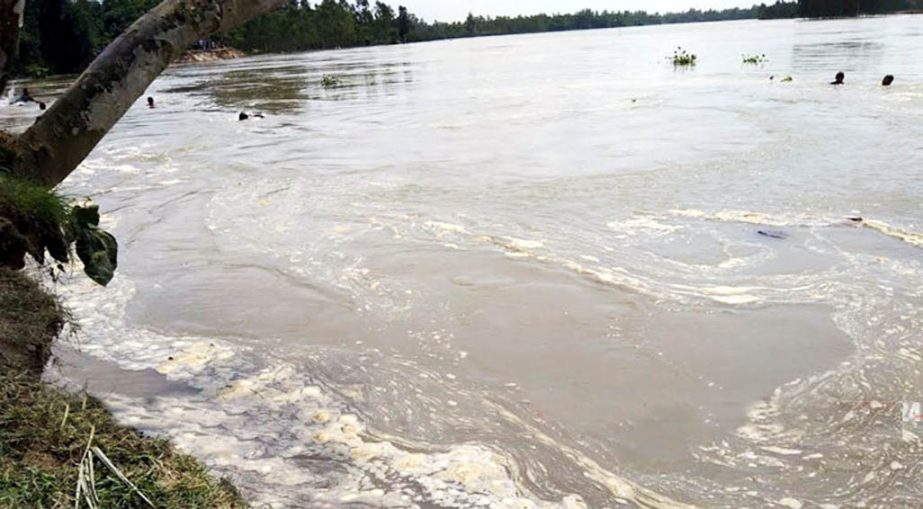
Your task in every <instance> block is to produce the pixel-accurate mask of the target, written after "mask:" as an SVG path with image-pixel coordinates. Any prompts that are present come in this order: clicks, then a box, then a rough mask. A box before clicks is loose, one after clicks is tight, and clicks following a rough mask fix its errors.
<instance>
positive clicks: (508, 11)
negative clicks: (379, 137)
mask: <svg viewBox="0 0 923 509" xmlns="http://www.w3.org/2000/svg"><path fill="white" fill-rule="evenodd" d="M762 1H765V2H766V3H767V4H769V3H771V2H770V1H768V0H762ZM370 3H371V4H373V5H374V2H370ZM386 3H389V4H392V5H393V6H394V8H395V9H397V5H398V4H400V5H404V6H406V7H407V8H408V9H410V12H412V13H414V14H416V15H417V16H418V17H420V18H423V19H425V20H427V21H433V20H439V21H458V20H462V19H464V18H465V16H467V15H468V13H469V12H472V13H474V14H476V15H478V14H480V15H490V16H501V15H504V16H515V15H518V14H538V13H540V12H545V13H549V14H551V13H559V12H560V13H565V12H566V13H570V12H576V11H579V10H580V9H586V8H589V9H594V10H599V11H601V10H604V9H608V10H610V11H624V10H629V11H636V10H643V11H648V12H674V11H685V10H688V9H689V8H690V7H695V8H696V9H709V8H714V9H724V8H727V7H749V6H751V5H753V4H754V3H757V4H758V3H760V0H390V1H387V2H386Z"/></svg>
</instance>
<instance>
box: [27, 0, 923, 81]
mask: <svg viewBox="0 0 923 509" xmlns="http://www.w3.org/2000/svg"><path fill="white" fill-rule="evenodd" d="M158 3H159V0H99V1H97V0H27V1H26V12H25V24H24V27H23V32H22V36H21V44H20V59H19V66H20V71H21V72H22V73H23V74H29V75H33V76H35V75H41V74H43V73H56V74H57V73H72V72H78V71H80V70H82V69H83V68H85V67H86V66H87V64H89V62H90V61H91V60H92V59H93V58H94V57H95V56H96V55H97V54H98V53H99V51H101V50H102V48H104V47H105V46H106V45H107V44H108V43H109V42H110V41H112V39H114V38H115V37H116V36H117V35H118V34H120V33H121V32H122V31H123V30H124V29H125V28H126V27H128V25H130V24H131V23H132V22H133V21H134V20H135V19H137V18H138V17H139V16H141V15H142V14H144V13H145V12H146V11H148V10H149V9H151V8H152V7H153V6H155V5H157V4H158ZM921 4H923V0H798V1H797V2H794V1H793V2H782V1H777V2H776V3H775V4H771V5H766V4H761V5H754V6H753V7H750V8H744V9H741V8H733V9H725V10H704V11H703V10H698V9H690V10H688V11H686V12H680V13H667V14H658V13H654V14H651V13H647V12H644V11H593V10H589V9H585V10H582V11H579V12H576V13H573V14H554V15H548V14H536V15H532V16H516V17H508V16H497V17H485V16H475V15H471V14H469V15H468V17H467V19H465V20H464V21H458V22H453V23H444V22H438V21H434V22H426V21H423V20H422V19H420V18H418V17H417V16H415V15H414V14H412V13H411V12H409V11H408V10H407V9H406V8H404V7H403V6H401V7H398V8H397V9H396V10H395V9H394V8H392V7H391V6H389V5H388V4H385V3H383V2H380V1H376V2H375V3H374V5H373V4H370V3H369V0H354V1H353V2H350V1H348V0H323V1H321V2H314V3H313V5H312V3H311V2H308V1H307V0H292V1H291V3H290V4H289V5H288V6H287V7H285V8H284V9H282V10H281V11H278V12H275V13H273V14H270V15H268V16H263V17H262V18H258V19H256V20H254V21H251V22H250V23H248V24H247V25H244V26H243V27H241V28H238V29H236V30H233V31H231V32H230V33H226V34H219V35H217V36H215V38H214V40H215V41H217V42H221V43H223V44H227V45H230V46H233V47H236V48H238V49H241V50H244V51H250V52H290V51H305V50H312V49H327V48H345V47H352V46H365V45H377V44H396V43H401V42H420V41H432V40H437V39H453V38H460V37H476V36H484V35H502V34H523V33H535V32H558V31H565V30H585V29H592V28H613V27H625V26H638V25H656V24H666V23H691V22H701V21H723V20H739V19H755V18H760V19H773V18H793V17H799V16H801V17H838V16H855V15H858V14H880V13H886V12H895V11H900V10H907V9H914V8H923V5H921Z"/></svg>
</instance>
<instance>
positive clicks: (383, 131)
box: [7, 16, 923, 509]
mask: <svg viewBox="0 0 923 509" xmlns="http://www.w3.org/2000/svg"><path fill="white" fill-rule="evenodd" d="M680 45H681V46H683V47H684V48H685V49H687V50H689V51H691V52H694V53H696V54H697V55H698V57H699V64H698V65H697V66H696V67H695V68H694V69H686V70H684V69H674V67H673V66H672V64H671V63H670V62H668V61H667V59H666V57H667V56H669V55H671V54H672V52H673V49H674V48H676V47H677V46H680ZM921 50H923V18H920V17H913V16H903V17H885V18H869V19H861V20H840V21H823V22H804V21H777V22H755V21H747V22H733V23H716V24H693V25H677V26H662V27H644V28H630V29H618V30H600V31H585V32H571V33H561V34H542V35H527V36H515V37H495V38H481V39H472V40H459V41H449V42H436V43H430V44H416V45H407V46H394V47H377V48H363V49H352V50H343V51H332V52H317V53H308V54H298V55H285V56H267V57H254V58H248V59H243V60H239V61H232V62H224V63H218V64H214V65H198V66H187V67H174V68H171V69H170V70H169V71H168V72H167V73H165V74H164V75H163V76H162V77H161V78H160V79H158V80H157V82H156V83H154V85H153V86H152V87H151V90H150V91H149V92H148V95H152V96H153V97H155V99H156V100H157V104H158V107H157V109H155V110H148V109H147V108H146V107H145V105H144V104H143V100H142V101H139V102H138V104H137V105H135V107H134V108H133V109H132V110H131V111H130V112H129V113H128V114H127V115H126V116H125V118H124V119H123V120H122V121H121V122H120V123H119V125H118V126H117V127H116V128H115V129H114V130H113V131H112V133H111V134H110V135H109V136H107V137H106V139H105V141H104V142H103V143H102V144H101V145H100V146H99V147H98V148H97V150H96V151H95V152H94V153H93V154H92V156H91V157H90V158H89V159H88V160H87V161H86V162H85V163H84V165H83V166H82V167H81V169H80V170H79V171H78V172H76V173H75V174H74V175H73V176H72V177H71V178H70V179H69V180H68V181H67V182H66V183H65V185H64V186H63V191H65V192H66V193H69V194H72V195H74V196H77V197H82V196H92V197H93V198H94V199H95V200H96V201H97V202H98V203H100V205H101V207H102V210H103V211H104V212H105V213H106V217H105V222H106V225H107V226H108V227H109V228H111V230H112V231H113V232H114V233H115V235H116V236H117V237H118V239H119V240H120V242H121V253H120V257H121V258H120V267H119V273H118V276H117V277H116V279H115V280H114V281H113V282H112V284H111V285H110V286H109V287H108V288H105V289H102V288H97V287H93V286H92V285H91V284H90V283H88V282H87V281H86V280H85V278H83V277H77V276H75V277H73V278H70V280H69V281H68V282H66V283H63V284H62V285H61V286H60V289H61V291H63V292H64V293H66V294H67V295H68V302H69V304H70V305H71V306H72V307H73V308H74V310H75V311H76V313H77V315H78V316H79V317H80V319H81V322H82V327H83V328H82V331H81V332H80V334H79V335H78V336H77V337H76V339H75V340H74V343H75V344H74V345H73V346H71V347H66V348H62V349H61V351H60V354H61V356H62V358H63V362H61V371H62V372H63V376H65V377H66V378H68V379H69V380H71V381H72V382H74V383H78V384H79V383H84V382H87V383H89V384H90V388H91V390H93V391H94V392H95V393H96V394H99V395H101V396H103V397H104V399H105V400H106V401H107V402H108V403H110V404H111V405H112V407H113V408H114V409H115V411H116V413H117V415H118V416H119V417H120V418H121V419H123V420H124V421H125V422H128V423H130V424H134V425H137V426H139V427H140V428H142V429H145V430H148V431H152V432H156V433H160V434H163V435H166V436H169V437H171V438H172V439H173V440H174V441H175V442H176V443H177V444H178V445H179V446H180V447H182V448H183V449H184V450H187V451H189V452H192V453H195V454H196V455H198V456H200V457H202V458H204V459H205V460H206V461H207V462H208V464H209V465H210V466H211V467H212V468H214V469H215V471H216V472H217V473H219V474H222V475H226V476H229V477H230V478H231V479H233V480H234V481H235V482H236V483H237V484H238V485H239V486H240V487H241V488H242V489H243V491H244V493H245V494H246V495H248V496H249V497H251V498H252V499H253V500H254V501H256V502H259V503H265V504H269V505H271V506H274V507H319V508H320V507H331V508H334V507H337V508H339V507H354V508H359V507H363V508H364V507H387V508H403V507H420V508H452V507H463V508H468V507H491V508H552V507H554V508H557V507H562V508H583V507H587V508H615V507H623V506H626V507H632V506H636V507H648V508H676V507H692V506H695V507H749V508H761V507H783V508H784V507H788V508H795V509H797V508H801V507H804V508H817V507H820V508H824V509H832V508H853V507H882V508H898V507H919V504H920V502H919V501H920V500H921V497H923V443H921V437H923V425H919V426H917V425H916V424H914V423H913V422H903V420H902V410H903V404H902V403H904V402H915V401H920V400H923V375H921V363H923V344H921V343H923V233H921V232H923V122H921V121H920V119H921V112H923V59H921V58H920V53H921ZM763 53H765V54H766V56H767V57H768V59H769V61H768V62H766V63H765V64H763V65H757V66H754V65H744V64H742V58H741V54H763ZM839 70H843V71H845V72H846V83H847V84H846V85H845V86H842V87H833V86H830V85H828V84H827V83H828V82H829V81H830V80H832V78H833V75H834V74H835V72H836V71H839ZM888 73H890V74H894V75H895V76H896V77H897V79H896V81H895V84H894V85H893V86H892V87H890V88H888V89H885V88H882V87H881V86H880V85H879V83H880V81H881V78H882V76H884V75H885V74H888ZM324 75H333V76H336V77H338V78H339V79H340V80H341V83H340V85H338V86H336V87H330V88H324V87H323V86H322V84H321V79H322V76H324ZM789 75H790V76H791V77H792V78H793V79H792V81H784V80H783V78H784V77H786V76H789ZM770 76H774V77H775V79H774V80H770V79H769V78H770ZM7 110H9V108H7ZM22 111H25V110H16V112H15V114H14V116H15V117H16V118H18V119H19V120H20V122H21V121H22V119H23V116H24V115H25V114H24V113H22ZM239 111H247V112H251V113H253V112H256V111H261V112H263V113H264V114H265V118H264V119H253V120H249V121H246V122H238V121H237V113H238V112H239ZM8 122H9V121H8ZM858 217H862V218H863V221H861V222H858V221H854V220H852V219H850V218H858ZM761 232H762V233H761ZM911 421H912V419H911Z"/></svg>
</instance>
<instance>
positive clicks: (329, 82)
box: [320, 74, 342, 88]
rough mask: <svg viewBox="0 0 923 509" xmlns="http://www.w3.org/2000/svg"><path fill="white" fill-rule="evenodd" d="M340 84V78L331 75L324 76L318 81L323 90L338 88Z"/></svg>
mask: <svg viewBox="0 0 923 509" xmlns="http://www.w3.org/2000/svg"><path fill="white" fill-rule="evenodd" d="M341 83H342V80H341V79H340V78H337V77H336V76H333V75H331V74H325V75H324V76H323V77H322V78H321V80H320V84H321V85H323V87H324V88H333V87H338V86H340V84H341Z"/></svg>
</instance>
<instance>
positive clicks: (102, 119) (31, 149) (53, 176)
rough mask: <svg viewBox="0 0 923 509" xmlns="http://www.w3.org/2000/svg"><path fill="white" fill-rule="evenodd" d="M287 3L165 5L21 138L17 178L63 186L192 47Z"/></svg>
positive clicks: (243, 0) (179, 0)
mask: <svg viewBox="0 0 923 509" xmlns="http://www.w3.org/2000/svg"><path fill="white" fill-rule="evenodd" d="M8 1H9V0H0V3H2V4H4V5H5V3H6V2H8ZM286 2H287V0H166V1H164V2H163V3H161V4H160V5H158V6H157V7H155V8H154V9H152V10H151V11H149V12H148V13H147V14H145V15H144V16H142V17H141V18H139V19H138V20H137V21H135V23H134V24H132V25H131V26H130V27H129V28H128V29H127V30H126V31H125V32H123V33H122V35H120V36H119V37H118V39H116V40H115V41H113V42H112V44H110V45H109V46H108V47H107V48H106V49H105V50H104V51H103V52H102V54H100V55H99V56H98V57H97V58H96V60H94V61H93V63H91V64H90V67H88V68H87V70H86V71H84V73H83V74H81V75H80V77H79V78H77V81H76V82H75V83H74V84H73V85H71V87H70V88H69V89H68V90H67V91H66V92H65V93H64V95H63V96H61V98H60V99H58V100H57V101H56V102H55V103H54V105H52V106H51V107H50V108H48V111H46V112H45V114H43V115H42V116H41V117H39V118H38V120H36V121H35V124H33V125H32V127H30V128H29V129H28V130H27V131H26V132H25V133H23V135H22V136H21V137H20V140H19V141H20V151H21V154H20V155H21V159H20V161H19V163H18V167H17V173H19V174H21V175H22V176H24V177H28V178H30V179H32V180H34V181H36V182H38V183H40V184H44V185H47V186H49V187H51V186H55V185H57V184H59V183H61V181H63V180H64V179H65V178H66V177H67V176H68V175H70V173H71V172H72V171H74V169H75V168H76V167H77V165H79V164H80V162H81V161H83V159H84V158H85V157H86V156H87V155H88V154H89V153H90V151H91V150H93V147H95V146H96V144H97V143H99V141H100V140H101V139H102V137H103V136H105V134H106V133H107V132H108V131H109V129H111V128H112V126H114V125H115V123H116V122H118V120H119V119H120V118H122V115H124V114H125V112H126V111H128V108H129V107H131V105H132V104H133V103H134V102H135V100H137V99H138V97H140V96H141V94H143V93H144V90H145V89H147V87H148V85H150V84H151V82H152V81H154V79H155V78H157V76H158V75H159V74H160V73H161V72H163V70H164V69H166V67H167V66H168V65H169V64H170V61H171V60H173V59H174V58H176V57H177V56H179V55H180V54H182V53H183V51H185V50H186V49H187V48H188V47H189V46H191V45H192V43H193V42H195V41H196V40H198V39H202V38H204V37H206V36H208V35H209V34H211V33H214V32H218V31H223V30H229V29H231V28H234V27H236V26H238V25H240V24H243V23H245V22H247V21H249V20H250V19H253V18H255V17H257V16H260V15H262V14H265V13H267V12H270V11H273V10H275V9H278V8H280V7H282V6H284V5H285V4H286Z"/></svg>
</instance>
